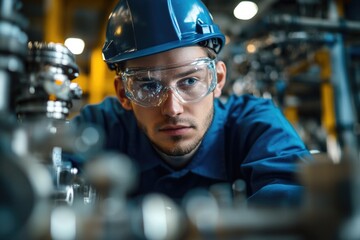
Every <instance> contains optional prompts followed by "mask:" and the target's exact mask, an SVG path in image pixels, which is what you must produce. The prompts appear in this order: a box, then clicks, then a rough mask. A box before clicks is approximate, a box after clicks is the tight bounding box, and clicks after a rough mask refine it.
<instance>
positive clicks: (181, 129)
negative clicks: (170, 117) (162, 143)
mask: <svg viewBox="0 0 360 240" xmlns="http://www.w3.org/2000/svg"><path fill="white" fill-rule="evenodd" d="M191 129H192V127H190V126H186V125H165V126H162V127H161V128H160V129H159V131H160V132H162V133H165V134H168V135H172V136H175V135H184V134H186V133H188V132H189V131H190V130H191Z"/></svg>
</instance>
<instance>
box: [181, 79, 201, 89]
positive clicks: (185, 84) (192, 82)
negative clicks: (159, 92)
mask: <svg viewBox="0 0 360 240" xmlns="http://www.w3.org/2000/svg"><path fill="white" fill-rule="evenodd" d="M198 81H199V80H197V79H196V78H186V79H182V80H181V81H179V82H178V84H177V85H178V87H181V88H186V87H192V86H194V85H196V84H197V83H198Z"/></svg>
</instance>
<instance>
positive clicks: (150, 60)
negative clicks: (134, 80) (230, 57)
mask: <svg viewBox="0 0 360 240" xmlns="http://www.w3.org/2000/svg"><path fill="white" fill-rule="evenodd" d="M201 57H207V52H206V50H205V48H203V47H200V46H191V47H183V48H176V49H173V50H169V51H166V52H162V53H158V54H154V55H150V56H146V57H142V58H137V59H132V60H129V61H127V62H126V63H125V67H128V68H133V67H136V68H138V67H140V68H144V67H157V66H164V65H172V64H180V63H183V62H189V61H191V60H194V59H196V58H201Z"/></svg>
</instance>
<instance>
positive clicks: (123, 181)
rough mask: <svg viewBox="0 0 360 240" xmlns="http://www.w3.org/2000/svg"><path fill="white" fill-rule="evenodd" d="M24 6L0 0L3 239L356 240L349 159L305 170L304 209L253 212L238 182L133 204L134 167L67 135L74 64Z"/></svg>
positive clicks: (75, 132) (91, 133)
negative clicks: (42, 37)
mask: <svg viewBox="0 0 360 240" xmlns="http://www.w3.org/2000/svg"><path fill="white" fill-rule="evenodd" d="M19 4H20V2H19V1H18V0H0V113H1V114H0V133H1V134H0V192H1V194H0V196H1V197H0V222H1V226H0V239H34V240H37V239H59V240H60V239H61V240H72V239H150V240H160V239H161V240H162V239H239V238H241V239H344V240H345V239H346V240H352V239H354V240H355V239H359V238H360V233H359V231H358V230H357V229H358V226H357V225H358V224H357V223H358V222H359V217H360V215H359V214H360V210H359V209H360V207H359V206H358V204H357V203H358V202H359V201H358V199H359V197H360V192H359V191H360V186H359V184H360V180H359V176H360V174H358V173H360V168H359V163H358V161H357V157H356V156H354V155H353V152H352V151H349V152H348V155H346V154H345V155H344V156H343V158H344V159H345V160H344V161H342V162H341V163H339V164H334V163H333V162H331V161H328V159H327V157H325V159H322V157H323V156H322V155H314V157H315V158H316V160H317V161H315V163H314V164H309V165H304V166H302V167H303V171H302V174H301V175H300V176H299V178H300V179H301V181H302V182H303V183H304V185H305V187H306V195H305V199H304V204H303V205H302V206H300V207H298V208H270V207H269V208H265V207H264V208H256V207H249V206H247V204H246V198H245V192H246V189H245V185H244V183H243V182H242V181H241V180H239V181H236V182H234V183H233V184H232V185H228V184H218V185H214V186H213V187H212V188H210V189H209V190H198V191H192V192H189V194H188V195H187V196H186V197H185V198H184V200H183V202H181V203H175V202H173V201H172V200H171V199H169V198H167V197H166V196H162V195H160V194H150V195H147V196H145V197H143V198H141V199H132V198H130V197H129V196H128V193H129V192H130V191H131V189H132V188H133V187H134V185H135V183H136V181H137V169H136V168H135V166H134V165H133V164H132V163H131V160H130V159H129V158H128V157H127V156H125V155H121V154H118V153H111V152H105V153H104V152H101V151H99V149H100V147H101V144H102V140H103V136H102V132H101V130H100V129H97V128H95V127H94V126H82V127H80V128H78V129H71V127H70V125H69V124H68V122H67V120H66V117H67V116H68V114H69V112H70V110H71V106H72V101H73V100H74V99H78V98H80V97H81V89H80V88H79V86H78V85H76V84H74V83H73V82H72V80H73V79H75V78H76V77H77V76H78V75H79V70H78V67H77V64H76V61H75V58H74V56H73V55H72V53H71V52H70V51H69V50H68V49H67V48H66V47H65V46H64V45H62V44H59V43H43V42H29V41H28V39H27V36H26V34H25V31H24V29H25V28H26V27H27V21H26V19H25V18H23V17H22V16H21V15H19V12H18V9H19ZM293 37H294V38H296V37H298V36H293ZM324 39H326V38H325V37H324V36H320V37H319V41H321V42H323V41H324ZM69 152H70V153H72V154H79V155H81V156H83V157H86V158H87V161H86V165H85V168H84V172H79V170H78V169H77V168H76V166H74V165H72V163H71V162H69V161H65V160H64V159H65V158H64V157H63V156H64V154H66V153H69ZM345 153H347V152H346V151H345ZM115 170H116V171H115Z"/></svg>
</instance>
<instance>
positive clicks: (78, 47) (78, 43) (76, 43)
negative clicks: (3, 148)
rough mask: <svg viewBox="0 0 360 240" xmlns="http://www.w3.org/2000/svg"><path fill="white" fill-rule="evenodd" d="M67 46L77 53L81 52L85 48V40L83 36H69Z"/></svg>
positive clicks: (66, 41)
mask: <svg viewBox="0 0 360 240" xmlns="http://www.w3.org/2000/svg"><path fill="white" fill-rule="evenodd" d="M65 46H66V47H67V48H68V49H69V50H70V51H71V52H72V53H73V54H76V55H79V54H81V53H82V52H83V51H84V48H85V42H84V40H82V39H81V38H67V39H66V40H65Z"/></svg>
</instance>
